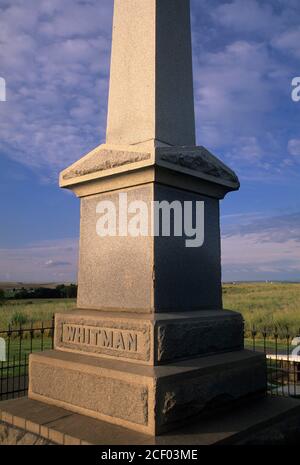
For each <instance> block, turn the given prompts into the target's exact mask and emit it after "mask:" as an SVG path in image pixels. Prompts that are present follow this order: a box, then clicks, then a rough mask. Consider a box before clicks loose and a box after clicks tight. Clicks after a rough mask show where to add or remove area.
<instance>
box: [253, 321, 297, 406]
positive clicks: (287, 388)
mask: <svg viewBox="0 0 300 465" xmlns="http://www.w3.org/2000/svg"><path fill="white" fill-rule="evenodd" d="M245 346H246V348H248V349H250V350H253V351H256V352H263V353H264V354H265V355H266V358H267V369H268V394H269V395H271V396H284V397H297V398H300V329H299V331H297V332H294V333H292V332H290V330H289V328H288V327H286V328H277V327H273V328H264V329H256V328H255V327H252V328H247V327H246V330H245Z"/></svg>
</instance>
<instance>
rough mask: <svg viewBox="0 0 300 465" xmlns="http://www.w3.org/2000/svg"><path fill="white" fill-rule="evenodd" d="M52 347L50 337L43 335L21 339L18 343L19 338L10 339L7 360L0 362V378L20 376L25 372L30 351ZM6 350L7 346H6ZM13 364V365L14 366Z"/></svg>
mask: <svg viewBox="0 0 300 465" xmlns="http://www.w3.org/2000/svg"><path fill="white" fill-rule="evenodd" d="M48 349H52V337H49V336H47V335H46V336H44V338H43V339H42V338H41V337H36V338H34V339H32V341H31V340H30V339H28V338H27V339H22V343H21V345H20V340H19V339H13V338H12V339H11V341H10V345H9V359H8V360H9V362H3V363H1V362H0V369H1V376H0V377H1V378H10V377H12V376H16V377H17V376H19V375H20V376H21V375H23V374H25V373H27V367H26V365H25V362H26V364H28V355H29V354H30V353H31V352H41V351H42V350H48ZM7 350H8V346H7ZM14 366H15V367H14Z"/></svg>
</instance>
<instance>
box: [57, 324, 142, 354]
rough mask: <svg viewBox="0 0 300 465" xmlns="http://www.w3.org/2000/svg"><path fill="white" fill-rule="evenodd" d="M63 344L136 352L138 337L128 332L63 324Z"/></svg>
mask: <svg viewBox="0 0 300 465" xmlns="http://www.w3.org/2000/svg"><path fill="white" fill-rule="evenodd" d="M63 342H66V343H71V344H78V345H84V346H93V347H99V348H103V349H113V350H119V351H126V352H138V335H137V333H134V332H130V331H123V330H122V331H120V330H117V329H112V328H109V329H108V328H98V327H95V326H83V325H73V324H64V325H63Z"/></svg>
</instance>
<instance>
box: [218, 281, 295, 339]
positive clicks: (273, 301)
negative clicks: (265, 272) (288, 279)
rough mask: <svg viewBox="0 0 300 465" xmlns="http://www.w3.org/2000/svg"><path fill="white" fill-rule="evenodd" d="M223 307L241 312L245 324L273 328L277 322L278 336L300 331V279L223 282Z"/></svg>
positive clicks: (272, 329)
mask: <svg viewBox="0 0 300 465" xmlns="http://www.w3.org/2000/svg"><path fill="white" fill-rule="evenodd" d="M223 296H224V308H226V309H229V310H236V311H238V312H240V313H242V315H243V317H244V319H245V322H246V327H251V326H253V325H254V326H255V327H256V328H257V329H258V330H263V328H264V327H266V328H267V330H268V331H270V332H273V331H274V327H275V326H277V328H278V331H279V334H280V337H283V336H284V334H286V327H288V328H289V330H290V332H291V334H292V335H293V336H296V335H298V334H300V332H299V331H300V283H299V284H289V283H274V284H272V283H244V284H235V285H233V284H225V285H224V287H223Z"/></svg>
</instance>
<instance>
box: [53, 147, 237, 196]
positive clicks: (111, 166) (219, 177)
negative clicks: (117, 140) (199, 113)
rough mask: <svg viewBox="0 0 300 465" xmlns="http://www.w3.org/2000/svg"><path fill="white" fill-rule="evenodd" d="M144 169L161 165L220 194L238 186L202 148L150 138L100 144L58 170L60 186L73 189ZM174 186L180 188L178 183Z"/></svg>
mask: <svg viewBox="0 0 300 465" xmlns="http://www.w3.org/2000/svg"><path fill="white" fill-rule="evenodd" d="M146 168H157V169H160V168H162V169H163V171H168V172H172V173H175V174H176V175H177V176H178V175H179V177H180V175H181V176H184V177H185V178H190V179H192V180H193V184H195V182H196V183H199V184H200V183H201V182H202V183H205V184H213V185H215V186H221V187H222V192H223V194H224V195H226V193H228V192H230V191H235V190H238V189H239V187H240V183H239V180H238V177H237V175H236V174H235V173H234V171H232V170H231V169H230V168H229V167H228V166H226V165H225V164H224V163H223V162H222V161H221V160H219V159H218V158H217V157H215V156H214V155H212V154H211V153H210V152H209V151H208V150H207V149H206V148H205V147H201V146H200V147H172V146H168V145H163V144H157V143H155V141H154V144H153V141H152V143H151V144H147V143H144V144H138V145H135V146H115V145H107V144H103V145H100V146H99V147H96V148H95V149H94V150H92V151H91V152H90V153H88V154H87V155H86V156H84V157H83V158H81V159H80V160H79V161H77V162H76V163H74V164H72V165H71V166H70V167H69V168H67V169H65V170H64V171H62V173H61V175H60V187H62V188H67V189H71V190H74V191H75V192H76V187H78V186H79V185H81V184H85V185H86V184H88V183H91V182H95V181H97V184H99V182H100V181H101V180H104V179H106V180H107V178H112V177H114V176H117V175H121V174H123V175H126V174H128V175H129V173H132V172H137V171H141V170H143V171H145V169H146ZM143 179H144V182H151V180H152V181H155V177H153V179H147V178H143ZM166 182H167V181H166ZM119 187H120V186H119ZM124 187H125V186H124ZM178 187H181V186H180V183H179V185H178ZM105 190H106V189H105ZM108 190H109V189H108ZM224 195H223V196H224Z"/></svg>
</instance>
